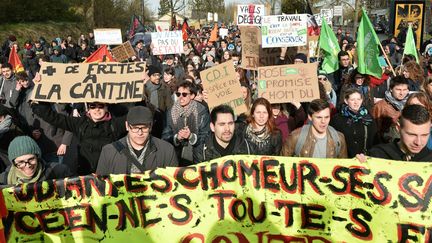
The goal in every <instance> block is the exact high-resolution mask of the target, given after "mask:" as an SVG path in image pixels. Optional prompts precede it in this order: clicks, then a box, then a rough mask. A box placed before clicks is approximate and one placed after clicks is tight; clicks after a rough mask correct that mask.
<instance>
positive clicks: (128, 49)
mask: <svg viewBox="0 0 432 243" xmlns="http://www.w3.org/2000/svg"><path fill="white" fill-rule="evenodd" d="M111 53H112V54H113V55H114V57H115V58H116V60H117V61H119V62H121V61H123V60H127V59H128V58H131V57H133V56H135V55H136V54H135V51H134V49H133V48H132V45H131V43H130V42H129V41H127V42H125V43H123V44H121V45H119V46H117V47H115V48H113V49H112V50H111Z"/></svg>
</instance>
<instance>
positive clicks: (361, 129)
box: [0, 27, 432, 185]
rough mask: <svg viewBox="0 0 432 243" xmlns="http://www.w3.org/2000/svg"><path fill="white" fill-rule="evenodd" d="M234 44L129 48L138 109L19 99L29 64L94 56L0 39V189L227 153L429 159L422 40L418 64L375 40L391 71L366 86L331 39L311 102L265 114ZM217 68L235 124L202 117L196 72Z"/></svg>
mask: <svg viewBox="0 0 432 243" xmlns="http://www.w3.org/2000/svg"><path fill="white" fill-rule="evenodd" d="M240 35H241V33H240V30H239V29H238V28H236V27H232V28H230V29H229V33H228V35H227V36H226V37H224V38H221V37H219V38H218V40H216V41H209V38H210V33H209V31H204V30H194V31H193V33H192V34H191V35H190V36H189V39H188V41H186V42H185V44H184V53H183V54H181V55H180V54H178V55H165V56H156V55H152V50H151V45H146V44H145V43H144V41H139V42H138V43H136V45H135V52H136V55H135V56H134V57H132V58H131V59H130V60H129V61H146V64H147V72H146V74H144V80H145V94H146V95H145V96H146V99H145V100H142V101H141V102H138V103H122V104H109V105H108V104H105V103H97V102H95V103H73V104H54V103H44V102H39V103H36V102H32V101H31V100H30V96H31V92H32V89H33V88H34V86H35V83H37V82H43V80H41V76H40V75H39V74H38V71H39V68H40V63H41V62H57V63H78V62H82V61H84V60H85V59H86V58H87V57H89V56H90V55H91V53H92V52H94V51H95V50H96V49H97V46H95V41H94V36H93V34H92V33H89V34H88V35H84V34H83V35H81V36H80V37H79V38H78V40H74V38H73V37H72V36H67V37H66V38H64V39H62V38H56V39H54V40H52V41H51V42H47V41H46V40H45V39H44V38H43V37H40V38H39V39H38V40H28V41H26V42H25V43H24V45H20V44H19V43H17V41H16V38H15V36H13V35H11V36H9V37H8V38H7V40H6V41H5V42H4V44H3V46H2V48H1V50H0V58H1V62H0V63H1V78H0V84H1V90H0V100H1V105H0V160H1V163H0V164H1V165H0V172H2V173H1V174H0V185H16V184H18V183H23V182H36V181H42V180H46V179H55V178H64V177H69V176H75V175H88V174H91V173H96V174H97V175H109V174H130V173H143V172H144V171H148V170H153V169H156V168H163V167H175V166H188V165H193V164H197V163H199V162H204V161H209V160H212V159H215V158H219V157H222V156H225V155H234V154H256V155H273V156H279V155H281V156H299V157H313V158H353V157H357V158H358V159H359V160H360V161H362V162H364V161H366V160H367V156H373V157H379V158H385V159H393V160H403V161H432V152H431V150H430V149H432V139H431V138H430V131H431V117H430V113H431V112H432V103H431V99H432V58H430V56H432V40H430V41H427V42H425V43H424V44H423V46H422V48H421V50H420V51H421V53H423V56H422V57H421V58H420V62H419V63H417V62H416V59H415V58H414V57H413V56H411V55H405V56H403V55H402V53H403V43H400V41H399V40H398V39H397V38H389V39H388V40H384V41H383V42H382V44H383V47H384V50H385V52H386V55H387V56H388V59H389V60H390V62H391V63H388V65H383V67H382V70H383V74H382V77H381V78H376V77H373V76H370V75H365V74H362V73H360V72H359V71H358V70H357V69H356V58H357V57H356V42H355V40H354V39H353V38H352V37H351V36H350V33H349V32H346V33H345V35H344V34H343V33H342V30H341V29H338V30H337V32H336V37H337V38H338V41H339V44H340V46H341V49H342V51H340V52H339V54H338V59H339V69H338V70H337V71H336V72H334V73H325V72H323V71H317V72H318V80H316V82H317V83H318V84H319V89H320V99H316V100H313V101H311V102H308V103H303V102H302V103H299V102H296V101H293V102H291V103H284V104H270V102H269V101H268V100H266V99H265V98H260V97H258V94H257V90H256V82H257V80H255V77H256V75H254V71H251V70H247V69H244V68H242V65H241V53H242V52H241V50H242V44H241V38H240ZM13 46H15V50H17V52H18V55H19V56H20V58H21V60H22V63H23V66H24V69H25V71H22V72H17V73H14V72H13V70H14V67H12V65H11V64H10V63H8V57H9V55H10V52H11V50H12V47H13ZM286 53H287V48H281V50H280V56H279V57H278V58H277V60H274V63H275V64H279V65H285V64H293V63H295V64H301V63H306V62H307V61H308V60H307V57H306V55H304V54H302V53H298V54H296V55H295V56H294V57H293V58H290V57H288V56H287V55H286ZM228 60H232V61H233V63H234V66H235V68H236V73H237V79H238V81H239V83H240V85H241V89H242V95H243V99H244V101H245V104H246V106H247V108H248V112H246V113H244V114H241V115H238V116H236V115H235V114H234V112H233V109H232V108H231V107H229V106H227V105H220V106H217V107H215V108H213V109H212V110H211V111H210V110H209V107H208V105H207V102H206V101H207V95H208V93H207V91H206V90H205V89H203V86H202V84H201V79H200V71H202V70H204V69H207V68H210V67H213V66H215V65H218V64H220V63H223V62H226V61H228ZM390 66H391V67H393V68H394V69H395V70H396V71H395V74H396V75H394V74H393V73H392V72H391V68H390ZM73 155H77V156H73ZM329 163H331V160H329Z"/></svg>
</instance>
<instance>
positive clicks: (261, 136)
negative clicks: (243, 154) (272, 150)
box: [246, 124, 270, 150]
mask: <svg viewBox="0 0 432 243" xmlns="http://www.w3.org/2000/svg"><path fill="white" fill-rule="evenodd" d="M246 138H248V139H249V140H250V141H251V142H252V143H253V144H256V145H257V147H258V149H259V150H261V149H262V148H264V147H265V146H266V145H267V144H269V143H270V133H268V132H267V127H264V128H263V129H262V130H261V131H257V132H256V131H254V130H253V127H252V124H249V125H248V126H247V127H246Z"/></svg>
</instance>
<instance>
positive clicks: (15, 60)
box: [9, 45, 24, 73]
mask: <svg viewBox="0 0 432 243" xmlns="http://www.w3.org/2000/svg"><path fill="white" fill-rule="evenodd" d="M9 63H10V64H11V65H12V68H13V71H14V72H15V73H17V72H22V71H24V66H23V65H22V62H21V59H20V58H19V56H18V53H17V51H16V49H15V45H12V50H11V52H10V55H9Z"/></svg>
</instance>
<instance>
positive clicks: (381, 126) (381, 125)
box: [371, 99, 401, 142]
mask: <svg viewBox="0 0 432 243" xmlns="http://www.w3.org/2000/svg"><path fill="white" fill-rule="evenodd" d="M371 115H372V117H373V118H374V119H375V122H376V124H377V131H378V135H379V137H380V139H381V141H382V142H388V141H390V140H392V139H393V138H394V136H395V134H394V131H395V127H396V124H397V122H398V120H399V117H400V115H401V112H400V111H398V110H396V109H395V108H394V107H393V106H392V105H391V104H390V103H389V102H388V101H387V100H385V99H383V100H380V101H378V102H377V103H376V104H375V105H374V107H373V109H372V112H371Z"/></svg>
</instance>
